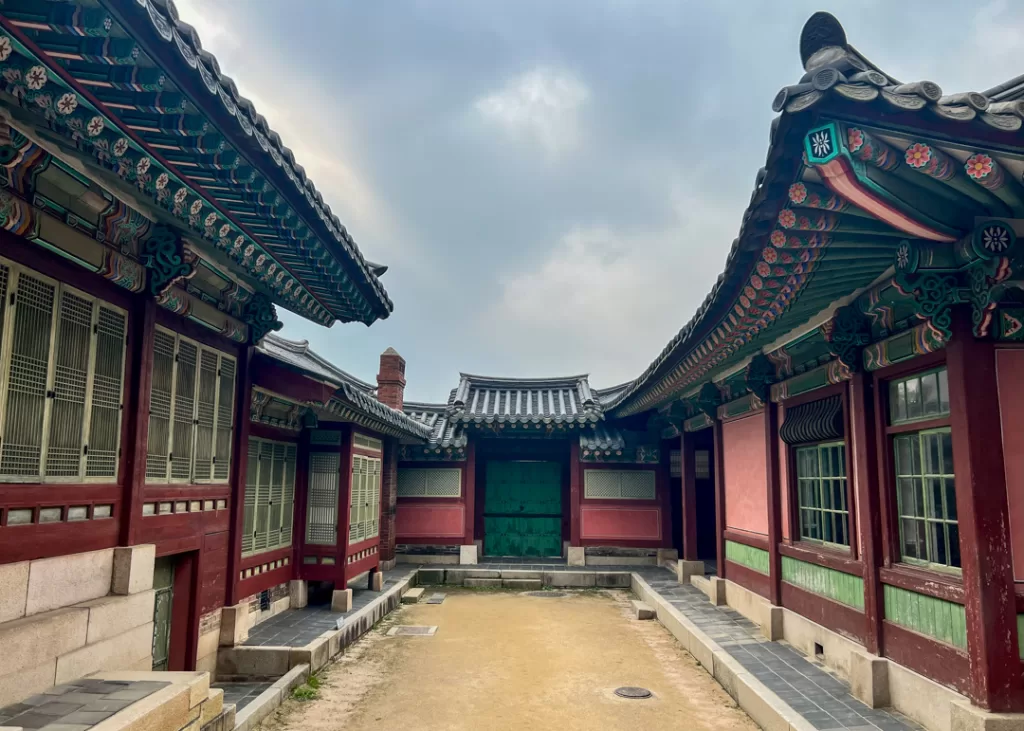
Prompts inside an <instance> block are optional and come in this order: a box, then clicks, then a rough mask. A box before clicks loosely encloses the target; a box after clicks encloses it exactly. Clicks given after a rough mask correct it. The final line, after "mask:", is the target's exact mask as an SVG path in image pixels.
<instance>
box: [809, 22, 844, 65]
mask: <svg viewBox="0 0 1024 731" xmlns="http://www.w3.org/2000/svg"><path fill="white" fill-rule="evenodd" d="M847 47H848V46H847V43H846V31H845V30H843V26H842V24H841V23H840V22H839V21H838V20H837V19H836V16H834V15H832V14H831V13H826V12H824V11H818V12H817V13H815V14H814V15H812V16H811V17H810V18H808V19H807V22H806V23H804V28H803V30H802V31H801V32H800V60H801V61H802V62H803V64H804V70H805V71H814V70H816V69H819V68H821V67H822V66H824V65H826V64H828V63H830V62H831V61H833V60H835V59H836V58H838V57H841V56H844V55H846V49H847ZM826 51H827V52H828V53H824V52H826Z"/></svg>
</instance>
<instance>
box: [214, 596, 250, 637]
mask: <svg viewBox="0 0 1024 731" xmlns="http://www.w3.org/2000/svg"><path fill="white" fill-rule="evenodd" d="M247 639H249V604H248V602H239V603H238V604H235V605H234V606H233V607H223V608H222V609H221V610H220V646H221V647H237V646H238V645H241V644H242V643H244V642H245V641H246V640H247Z"/></svg>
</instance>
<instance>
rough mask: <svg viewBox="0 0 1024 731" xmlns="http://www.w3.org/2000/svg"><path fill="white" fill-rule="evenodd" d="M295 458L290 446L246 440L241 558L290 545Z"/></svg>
mask: <svg viewBox="0 0 1024 731" xmlns="http://www.w3.org/2000/svg"><path fill="white" fill-rule="evenodd" d="M297 456H298V449H297V448H296V447H295V445H294V444H288V443H285V442H272V441H269V440H266V439H257V438H255V437H250V439H249V453H248V463H247V469H246V478H245V500H244V504H243V510H244V513H243V521H242V522H243V527H242V531H243V533H242V555H249V554H253V553H261V552H263V551H272V550H275V549H278V548H284V547H285V546H290V545H291V542H292V533H293V531H292V520H293V518H294V515H295V510H294V500H295V460H296V457H297Z"/></svg>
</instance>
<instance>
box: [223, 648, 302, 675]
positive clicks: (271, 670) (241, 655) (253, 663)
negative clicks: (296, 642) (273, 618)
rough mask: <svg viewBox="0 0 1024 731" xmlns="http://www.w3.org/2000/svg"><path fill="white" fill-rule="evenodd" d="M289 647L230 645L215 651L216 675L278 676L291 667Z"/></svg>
mask: <svg viewBox="0 0 1024 731" xmlns="http://www.w3.org/2000/svg"><path fill="white" fill-rule="evenodd" d="M290 656H291V648H289V647H232V648H230V649H221V651H220V652H218V653H217V676H218V677H224V676H242V677H245V678H253V679H255V678H280V677H281V676H282V675H284V674H285V673H287V672H288V670H289V669H290V668H291V664H290Z"/></svg>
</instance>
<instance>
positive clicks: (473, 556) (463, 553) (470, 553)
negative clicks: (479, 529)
mask: <svg viewBox="0 0 1024 731" xmlns="http://www.w3.org/2000/svg"><path fill="white" fill-rule="evenodd" d="M478 556H479V553H478V552H477V547H476V544H474V545H472V546H459V563H460V564H476V563H477V557H478Z"/></svg>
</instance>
